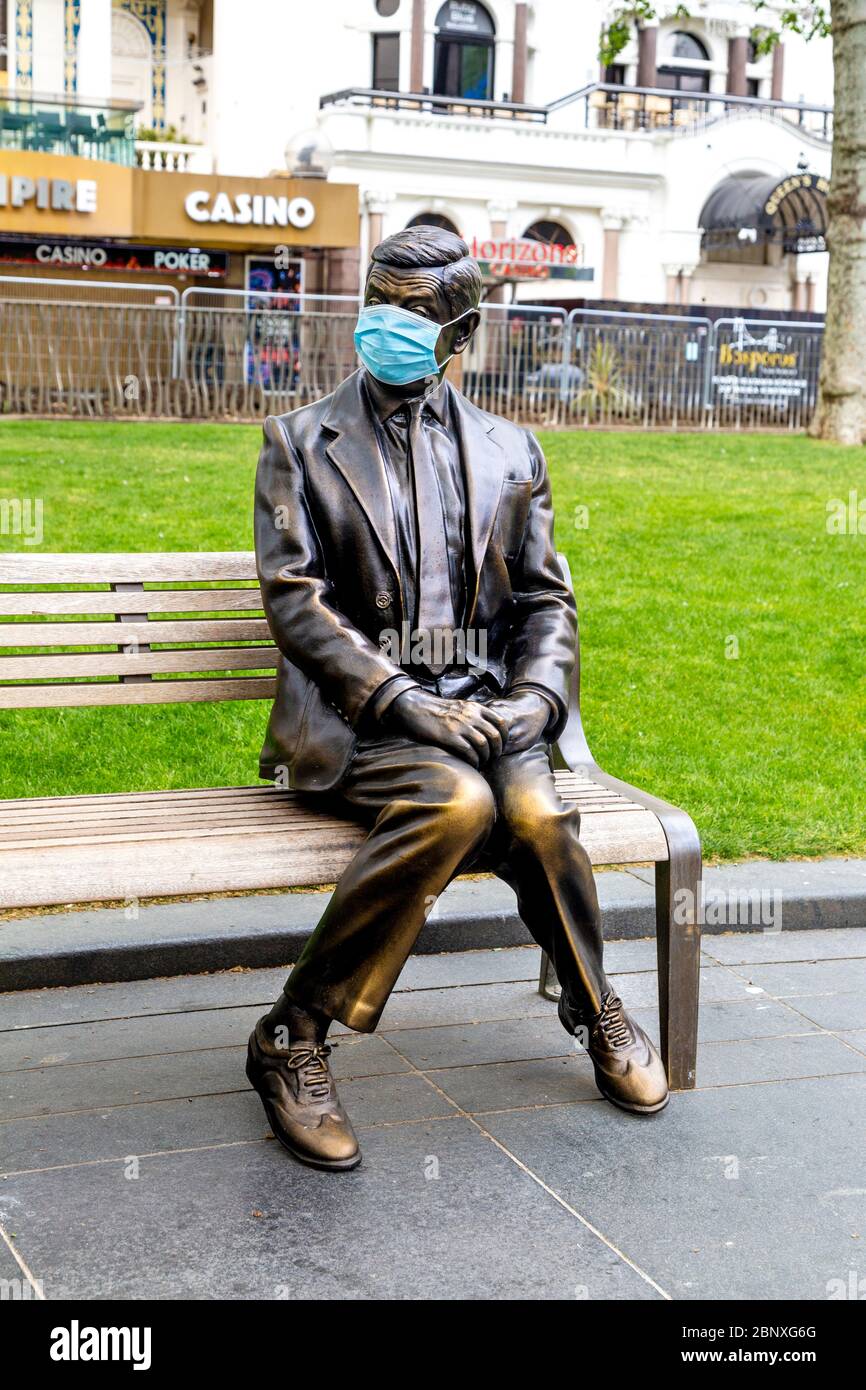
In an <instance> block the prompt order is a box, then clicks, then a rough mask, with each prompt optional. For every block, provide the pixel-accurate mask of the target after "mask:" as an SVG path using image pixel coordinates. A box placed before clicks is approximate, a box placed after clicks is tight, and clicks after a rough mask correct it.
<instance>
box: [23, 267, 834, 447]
mask: <svg viewBox="0 0 866 1390" xmlns="http://www.w3.org/2000/svg"><path fill="white" fill-rule="evenodd" d="M9 278H10V279H12V278H16V285H15V287H14V290H13V293H12V294H11V295H9V294H7V293H6V288H7V286H6V283H5V280H6V277H0V412H5V413H14V414H24V415H27V414H30V415H68V416H93V417H98V416H105V417H123V416H140V417H150V418H172V417H174V418H182V419H221V420H232V419H233V420H241V419H257V418H261V417H262V416H264V415H266V414H271V413H281V412H283V411H287V410H293V409H296V408H297V407H298V406H301V405H304V404H305V403H307V402H308V401H312V400H316V399H318V398H319V397H320V396H323V395H326V394H328V392H330V391H332V390H334V388H335V387H336V386H337V385H338V384H339V382H340V381H341V380H342V379H343V378H344V377H345V376H347V375H348V374H349V372H351V371H352V370H353V368H354V366H355V360H356V359H355V353H354V346H353V341H352V335H353V329H354V324H355V314H356V311H357V305H358V300H357V297H356V296H342V297H341V296H312V295H304V296H303V297H299V298H298V299H297V301H296V302H293V301H292V300H291V299H289V300H288V302H287V297H286V296H285V295H284V294H276V295H275V294H271V293H270V292H268V293H266V292H261V291H259V292H248V291H227V290H219V291H215V292H214V294H207V293H203V292H202V291H200V290H195V291H192V292H190V291H187V292H185V293H184V295H183V296H181V299H180V301H179V302H178V301H177V299H176V298H173V297H172V294H171V293H170V292H166V291H164V290H163V292H162V293H161V294H159V295H154V294H153V292H155V291H156V290H158V289H159V290H162V287H159V286H147V287H145V286H142V287H141V291H142V292H145V291H150V292H151V294H152V297H151V300H150V302H148V303H128V302H126V303H119V302H117V300H116V298H112V291H116V290H117V289H118V288H122V287H118V286H116V285H113V284H108V285H106V286H105V288H104V290H103V289H101V288H100V284H99V282H95V281H87V282H85V284H86V288H87V298H86V299H84V298H82V299H79V300H77V301H75V300H69V299H67V300H59V299H57V298H55V297H53V292H54V286H52V294H51V295H48V294H43V293H42V285H41V283H38V284H36V283H35V284H34V286H33V288H34V289H36V290H37V297H26V296H25V295H24V294H23V293H22V287H21V277H9ZM57 283H59V282H57ZM66 283H67V284H69V283H70V282H66ZM32 293H33V291H32V290H31V294H32ZM103 294H104V296H105V297H104V298H101V297H97V296H102V295H103ZM202 299H203V300H204V301H205V302H204V303H202V302H201V300H202ZM821 336H822V325H821V324H820V323H799V322H795V321H787V320H754V319H746V318H723V319H718V320H716V321H715V322H711V321H710V319H708V318H706V317H697V316H696V317H687V316H685V315H674V314H636V313H627V312H625V311H613V310H607V309H589V308H580V309H573V310H572V311H571V313H569V314H566V313H565V311H564V310H563V309H560V308H555V307H554V308H546V307H539V306H532V305H521V304H507V305H506V304H496V303H487V304H485V305H484V306H483V310H482V322H481V327H480V329H479V331H478V333H477V334H476V335H475V337H474V339H473V341H472V342H471V344H470V346H469V348H468V349H467V351H466V352H465V353H464V354H463V355H462V357H460V358H459V359H455V361H454V366H453V368H452V369H451V374H452V376H453V378H454V380H455V383H456V384H457V385H459V386H460V388H461V389H462V390H463V391H464V392H465V394H466V395H467V396H469V397H470V399H472V400H474V401H475V402H476V403H477V404H478V405H480V406H481V407H482V408H484V409H486V410H491V411H494V412H496V413H498V414H502V415H505V416H507V417H508V418H510V419H513V420H516V421H519V422H521V423H523V424H527V425H532V426H535V427H547V428H554V429H555V428H598V427H602V428H604V427H629V426H632V427H638V428H644V429H648V428H666V429H678V428H688V429H705V428H714V427H720V428H774V429H780V428H781V429H785V428H790V429H802V428H803V427H804V426H805V425H806V424H807V423H808V420H809V417H810V415H811V412H812V410H813V408H814V405H815V399H816V395H817V383H818V369H819V364H820V351H821Z"/></svg>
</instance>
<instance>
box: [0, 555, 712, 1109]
mask: <svg viewBox="0 0 866 1390" xmlns="http://www.w3.org/2000/svg"><path fill="white" fill-rule="evenodd" d="M563 568H564V572H565V573H566V574H567V573H568V571H567V565H566V564H565V562H564V561H563ZM37 585H38V586H39V589H38V591H34V590H33V589H32V587H31V586H37ZM85 586H86V587H85ZM93 586H98V587H96V588H94V587H93ZM205 644H207V645H205ZM82 648H90V649H91V650H82ZM93 648H98V650H92V649H93ZM0 649H5V652H4V651H2V650H0V708H2V709H48V708H53V709H57V708H59V707H80V706H85V705H158V704H166V703H176V702H178V701H202V700H205V701H211V700H250V699H254V700H269V699H271V698H272V696H273V693H274V686H275V677H274V674H273V673H274V668H275V662H276V648H275V646H274V644H273V641H272V639H271V637H270V633H269V630H268V626H267V623H266V621H265V618H264V616H263V614H262V607H261V595H260V593H259V589H258V583H257V581H256V570H255V559H254V556H253V554H252V553H251V552H245V551H244V552H230V553H226V554H204V553H192V554H187V553H177V554H161V555H154V554H129V555H126V554H118V555H110V554H99V555H84V554H81V555H78V554H66V555H44V554H38V555H37V554H31V553H22V554H15V555H8V554H7V555H5V556H0ZM21 649H24V650H21ZM263 672H264V673H265V674H262V673H263ZM579 696H580V685H579V670H578V669H577V666H576V669H575V675H574V681H573V685H572V692H571V710H570V715H569V719H568V724H567V726H566V728H565V730H564V732H563V734H562V736H561V738H560V740H559V744H558V747H557V749H556V761H557V768H558V771H557V780H558V783H559V787H560V790H561V792H562V795H563V797H565V798H566V799H567V800H569V801H576V802H577V803H578V804H579V806H580V808H581V839H582V841H583V843H584V844H585V846H586V849H587V851H588V853H589V856H590V858H591V860H592V862H593V864H596V865H600V864H603V865H614V864H636V863H647V862H651V863H653V864H654V865H655V876H656V907H657V911H656V923H657V937H658V962H659V1006H660V1011H661V1045H662V1050H663V1054H664V1057H665V1062H666V1065H667V1067H668V1075H669V1078H670V1082H671V1085H672V1086H673V1087H675V1088H678V1089H688V1088H690V1087H692V1086H694V1084H695V1043H696V1032H697V1010H698V961H699V951H700V929H699V923H698V919H697V913H698V903H699V899H698V884H699V879H700V873H701V854H700V843H699V840H698V836H697V833H696V831H695V828H694V826H693V824H692V822H691V821H690V819H689V818H688V816H686V815H685V813H684V812H682V811H679V810H677V809H676V808H675V807H672V806H668V805H666V804H665V803H664V802H662V801H658V800H656V799H655V798H653V797H650V796H647V795H646V794H645V793H644V792H641V791H638V790H637V789H636V788H634V787H630V786H628V785H627V784H626V783H625V782H620V781H618V780H617V779H616V778H614V777H608V776H607V775H606V774H605V773H603V772H602V771H601V769H600V768H599V767H598V766H597V764H596V763H595V762H594V760H593V758H592V756H591V754H590V752H589V748H588V746H587V743H586V739H585V736H584V733H583V726H582V723H581V718H580V698H579ZM263 724H264V720H263ZM363 838H364V831H363V830H362V829H361V828H360V827H359V826H357V825H356V824H354V823H352V822H351V821H347V820H339V819H337V818H335V817H333V816H331V815H328V814H326V813H324V812H322V811H319V810H318V809H316V808H315V807H314V808H311V807H310V806H309V804H308V803H305V802H304V800H303V798H301V797H299V796H297V795H296V794H295V793H294V792H291V791H288V790H281V789H279V788H275V787H273V786H269V785H258V786H246V787H218V788H215V789H214V788H208V789H205V790H190V791H165V792H145V793H134V794H126V795H124V794H120V795H106V796H51V797H34V798H31V799H20V800H7V801H0V907H7V908H9V907H38V906H43V905H48V904H57V903H72V902H76V903H77V902H97V901H106V900H111V899H121V900H128V899H134V898H143V897H171V896H181V895H187V894H192V893H214V892H221V891H225V890H229V889H233V890H244V889H250V890H252V889H263V888H281V887H291V886H295V885H305V886H314V885H321V884H326V883H332V882H334V881H335V880H336V879H337V878H338V877H339V875H340V873H341V872H342V870H343V869H344V868H345V866H346V864H347V863H348V862H349V860H350V858H351V856H352V854H353V853H354V851H355V850H356V849H357V847H358V845H359V844H360V843H361V842H362V840H363ZM552 986H553V982H552V981H551V980H550V979H549V971H548V963H547V961H546V960H545V961H543V965H542V979H541V981H540V988H541V990H542V992H543V993H547V994H548V995H552V992H553V989H552Z"/></svg>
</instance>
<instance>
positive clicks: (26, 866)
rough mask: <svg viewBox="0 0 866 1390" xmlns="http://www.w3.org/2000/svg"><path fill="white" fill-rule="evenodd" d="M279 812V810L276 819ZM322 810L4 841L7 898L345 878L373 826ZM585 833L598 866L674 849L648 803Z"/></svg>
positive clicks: (60, 898) (73, 898) (86, 896)
mask: <svg viewBox="0 0 866 1390" xmlns="http://www.w3.org/2000/svg"><path fill="white" fill-rule="evenodd" d="M277 819H278V818H276V817H275V822H276V820H277ZM324 826H325V829H323V822H322V820H321V819H320V818H319V817H318V816H316V815H315V814H311V816H310V818H309V820H308V821H307V822H306V828H305V825H304V823H303V822H302V823H301V824H299V823H298V822H297V821H296V820H292V821H291V822H290V823H289V824H287V825H286V826H285V827H284V828H280V827H279V826H278V825H277V824H276V823H275V824H274V825H273V827H272V828H270V829H268V830H263V829H262V827H261V826H247V827H243V826H239V827H237V828H234V829H232V830H226V829H211V828H207V829H204V830H198V831H196V830H193V829H188V830H171V831H167V832H159V831H152V832H145V833H144V834H143V835H142V834H138V835H130V836H117V837H114V836H112V838H111V839H108V840H106V839H105V838H104V837H102V836H99V835H96V836H83V837H80V839H79V840H78V842H77V843H75V842H70V841H65V842H63V843H56V842H55V843H53V844H52V843H48V842H39V841H36V842H33V843H31V844H30V846H29V847H24V846H23V845H16V846H15V848H14V849H13V848H0V906H2V907H19V906H34V907H36V906H47V905H49V904H54V903H70V902H86V901H94V900H101V901H105V900H107V899H120V900H126V899H129V898H142V897H172V896H178V895H183V894H188V893H218V892H225V891H229V890H237V891H244V890H246V889H250V890H253V889H261V888H282V887H299V886H302V885H314V884H322V883H333V882H334V881H335V880H336V879H337V878H339V876H340V874H341V873H342V871H343V869H344V868H345V867H346V865H347V864H348V863H349V860H350V859H351V857H352V855H353V854H354V852H355V850H356V849H357V848H358V846H359V845H360V844H361V843H362V842H363V840H364V838H365V835H366V831H365V830H364V828H363V827H362V826H358V825H355V824H353V823H352V822H349V821H344V820H340V819H337V818H331V817H329V818H327V820H326V821H325V822H324ZM581 841H582V843H583V844H584V846H585V848H586V850H587V853H588V854H589V857H590V859H591V861H592V862H593V863H594V864H626V863H635V862H637V861H640V860H644V861H651V860H660V859H665V858H666V857H667V845H666V841H665V837H664V833H663V831H662V829H661V826H660V824H659V821H658V819H657V817H656V816H655V815H653V813H652V812H650V811H644V810H640V811H637V812H635V811H626V812H616V813H613V814H603V815H593V814H588V815H587V816H586V817H585V819H584V821H583V825H582V828H581Z"/></svg>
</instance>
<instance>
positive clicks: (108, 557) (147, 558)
mask: <svg viewBox="0 0 866 1390" xmlns="http://www.w3.org/2000/svg"><path fill="white" fill-rule="evenodd" d="M255 578H256V559H255V554H254V553H253V551H252V550H227V551H222V552H214V551H197V550H191V551H189V550H178V551H166V552H163V553H161V554H152V553H149V552H144V551H142V552H140V553H139V552H135V551H132V552H118V553H116V554H112V553H109V552H105V551H100V552H98V553H96V554H88V553H85V552H83V551H82V552H81V553H80V554H76V553H71V552H65V553H63V554H54V555H45V554H42V553H40V554H38V555H35V554H33V552H32V551H26V550H24V551H19V552H16V553H15V554H9V553H7V554H5V555H0V584H103V583H104V584H140V583H146V582H147V581H148V580H152V581H155V582H166V581H170V580H174V581H182V580H216V579H255Z"/></svg>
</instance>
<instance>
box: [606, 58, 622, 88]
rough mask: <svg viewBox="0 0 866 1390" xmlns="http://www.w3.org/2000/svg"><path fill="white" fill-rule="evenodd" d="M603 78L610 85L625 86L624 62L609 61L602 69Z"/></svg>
mask: <svg viewBox="0 0 866 1390" xmlns="http://www.w3.org/2000/svg"><path fill="white" fill-rule="evenodd" d="M604 80H605V82H609V83H610V85H611V86H612V87H624V86H625V64H624V63H610V64H609V65H608V66H607V67H606V68H605V70H604Z"/></svg>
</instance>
